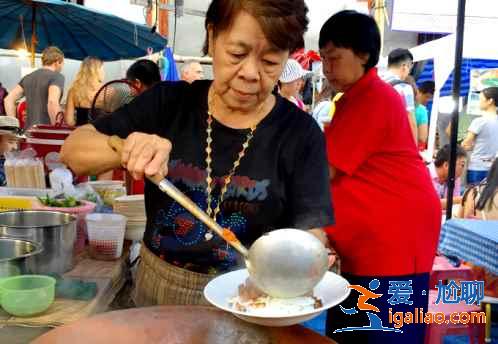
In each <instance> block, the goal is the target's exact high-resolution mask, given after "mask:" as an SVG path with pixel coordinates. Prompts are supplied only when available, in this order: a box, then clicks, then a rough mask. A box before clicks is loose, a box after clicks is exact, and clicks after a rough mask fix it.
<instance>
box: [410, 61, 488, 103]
mask: <svg viewBox="0 0 498 344" xmlns="http://www.w3.org/2000/svg"><path fill="white" fill-rule="evenodd" d="M482 68H484V69H485V68H498V60H480V59H463V61H462V81H461V83H460V85H461V86H460V87H461V88H460V95H461V96H462V97H466V96H467V94H468V93H469V88H470V71H471V70H472V69H482ZM453 75H454V72H452V73H451V75H450V77H449V78H448V80H446V83H445V84H444V86H443V88H442V89H441V97H444V96H451V95H452V93H453ZM427 80H434V61H433V60H432V59H431V60H428V61H427V63H426V64H425V66H424V70H423V71H422V73H421V74H420V76H419V78H418V80H417V84H420V83H422V82H424V81H427Z"/></svg>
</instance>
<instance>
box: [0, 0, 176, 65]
mask: <svg viewBox="0 0 498 344" xmlns="http://www.w3.org/2000/svg"><path fill="white" fill-rule="evenodd" d="M34 9H36V10H34ZM33 14H35V15H34V18H35V24H36V25H35V30H36V37H37V41H38V43H37V45H36V52H38V53H39V52H42V51H43V49H44V48H46V47H47V46H50V45H55V46H57V47H58V48H60V49H61V50H62V51H63V52H64V55H65V57H67V58H70V59H75V60H82V59H84V58H85V57H87V56H97V57H99V58H100V59H102V60H104V61H113V60H120V59H129V58H136V57H142V56H145V55H147V48H149V47H150V48H152V49H153V51H155V52H157V51H160V50H162V49H163V48H164V47H165V46H166V44H167V41H166V39H165V38H163V37H161V36H160V35H159V34H157V33H152V32H151V31H150V28H148V27H147V26H145V25H140V24H136V23H133V22H130V21H127V20H124V19H122V18H120V17H117V16H114V15H110V14H107V13H102V12H99V11H95V10H90V9H88V8H87V7H84V6H80V5H76V4H73V3H69V2H64V1H60V0H37V1H20V0H0V48H3V49H21V48H24V47H25V44H26V45H27V47H28V48H29V47H30V45H31V36H32V29H31V28H32V25H31V24H32V21H33ZM24 42H25V43H24Z"/></svg>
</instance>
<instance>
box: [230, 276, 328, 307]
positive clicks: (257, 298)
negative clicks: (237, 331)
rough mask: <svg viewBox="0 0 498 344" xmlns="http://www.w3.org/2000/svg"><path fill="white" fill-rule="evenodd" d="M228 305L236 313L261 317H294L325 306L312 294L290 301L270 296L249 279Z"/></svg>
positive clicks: (290, 299)
mask: <svg viewBox="0 0 498 344" xmlns="http://www.w3.org/2000/svg"><path fill="white" fill-rule="evenodd" d="M228 303H229V305H230V307H232V308H233V309H234V310H236V311H239V312H244V313H250V314H251V315H261V316H265V315H266V316H285V315H294V314H296V313H303V312H311V311H314V310H315V309H318V308H321V307H322V306H323V303H322V300H321V299H319V298H318V297H316V296H314V295H312V294H308V295H303V296H298V297H293V298H288V299H284V298H276V297H272V296H269V295H267V294H265V293H264V292H262V291H261V290H259V289H258V288H257V287H256V286H255V285H254V283H253V282H252V281H251V280H250V279H249V278H248V279H247V280H246V282H245V283H244V284H241V285H240V286H239V292H238V295H237V296H235V297H233V298H231V299H230V300H229V301H228Z"/></svg>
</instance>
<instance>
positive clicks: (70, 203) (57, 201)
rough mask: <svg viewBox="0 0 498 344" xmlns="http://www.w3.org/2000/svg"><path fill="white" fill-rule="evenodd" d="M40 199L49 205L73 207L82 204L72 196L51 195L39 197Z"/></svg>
mask: <svg viewBox="0 0 498 344" xmlns="http://www.w3.org/2000/svg"><path fill="white" fill-rule="evenodd" d="M38 200H39V201H40V202H41V203H42V204H43V205H45V206H47V207H57V208H73V207H78V206H80V205H81V202H80V201H78V200H77V199H76V198H74V197H72V196H68V197H64V198H52V197H50V196H49V195H46V196H45V197H38Z"/></svg>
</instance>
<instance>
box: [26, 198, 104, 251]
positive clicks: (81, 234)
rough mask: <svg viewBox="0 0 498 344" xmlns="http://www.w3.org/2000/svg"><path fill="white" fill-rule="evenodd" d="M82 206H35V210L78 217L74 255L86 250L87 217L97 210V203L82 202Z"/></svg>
mask: <svg viewBox="0 0 498 344" xmlns="http://www.w3.org/2000/svg"><path fill="white" fill-rule="evenodd" d="M80 202H81V205H79V206H77V207H68V208H63V207H49V206H46V205H43V204H41V203H40V204H36V205H34V206H33V208H34V209H37V210H49V211H59V212H62V213H68V214H72V215H74V216H76V218H77V219H78V220H77V221H78V222H77V225H76V227H77V229H76V242H75V244H74V254H78V253H80V252H82V251H83V250H84V249H85V245H86V240H87V239H88V232H87V229H86V221H85V216H86V215H88V214H90V213H91V212H93V211H94V210H95V206H96V204H95V203H92V202H88V201H80Z"/></svg>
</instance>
